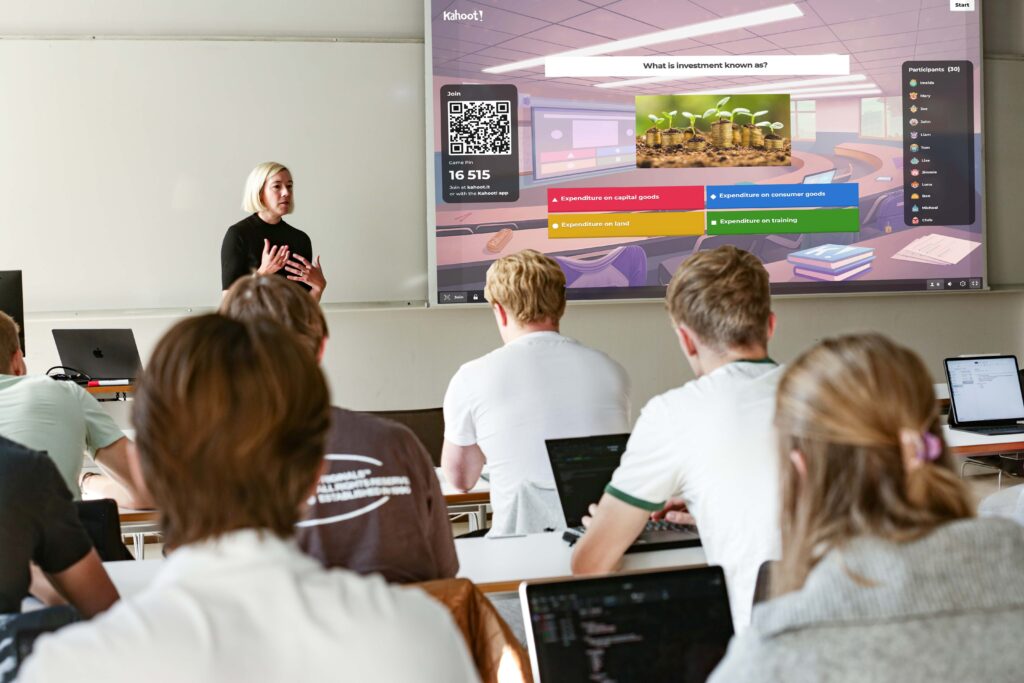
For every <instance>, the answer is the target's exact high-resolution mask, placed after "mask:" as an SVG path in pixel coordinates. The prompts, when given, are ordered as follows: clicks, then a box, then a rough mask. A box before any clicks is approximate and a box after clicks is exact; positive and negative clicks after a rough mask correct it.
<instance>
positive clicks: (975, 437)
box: [942, 425, 1024, 448]
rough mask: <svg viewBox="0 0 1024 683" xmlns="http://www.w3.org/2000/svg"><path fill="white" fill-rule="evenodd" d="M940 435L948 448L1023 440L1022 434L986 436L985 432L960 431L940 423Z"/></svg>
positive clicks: (1019, 441)
mask: <svg viewBox="0 0 1024 683" xmlns="http://www.w3.org/2000/svg"><path fill="white" fill-rule="evenodd" d="M942 436H943V438H945V440H946V445H947V446H949V447H950V448H960V447H963V446H999V444H1018V443H1021V442H1024V434H998V435H996V436H986V435H985V434H974V433H972V432H962V431H960V430H959V429H952V428H950V426H949V425H942Z"/></svg>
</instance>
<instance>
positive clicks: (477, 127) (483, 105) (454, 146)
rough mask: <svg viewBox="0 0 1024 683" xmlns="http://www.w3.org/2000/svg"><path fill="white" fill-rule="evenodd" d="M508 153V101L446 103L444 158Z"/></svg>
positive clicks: (509, 128)
mask: <svg viewBox="0 0 1024 683" xmlns="http://www.w3.org/2000/svg"><path fill="white" fill-rule="evenodd" d="M511 153H512V103H511V102H510V101H509V100H459V101H457V102H456V101H453V102H449V103H448V154H451V155H453V156H459V155H492V156H493V155H505V154H511Z"/></svg>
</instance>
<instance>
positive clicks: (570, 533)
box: [562, 519, 697, 545]
mask: <svg viewBox="0 0 1024 683" xmlns="http://www.w3.org/2000/svg"><path fill="white" fill-rule="evenodd" d="M586 530H587V527H586V526H582V525H581V526H569V527H568V528H567V529H566V530H565V532H564V533H563V535H562V538H563V539H564V540H565V541H568V543H569V545H572V544H574V543H575V542H577V541H579V540H580V537H582V536H583V535H584V532H585V531H586ZM647 531H689V532H690V533H696V532H697V527H696V526H694V525H692V524H677V523H676V522H667V521H654V520H652V519H649V520H647V523H646V524H645V525H644V527H643V532H647Z"/></svg>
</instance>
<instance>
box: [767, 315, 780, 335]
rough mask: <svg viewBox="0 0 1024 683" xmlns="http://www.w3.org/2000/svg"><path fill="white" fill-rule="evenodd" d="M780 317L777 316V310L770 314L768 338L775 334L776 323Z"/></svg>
mask: <svg viewBox="0 0 1024 683" xmlns="http://www.w3.org/2000/svg"><path fill="white" fill-rule="evenodd" d="M777 322H778V319H777V318H776V317H775V311H772V312H771V313H769V314H768V340H769V341H771V338H772V337H774V336H775V325H776V323H777Z"/></svg>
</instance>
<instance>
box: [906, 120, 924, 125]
mask: <svg viewBox="0 0 1024 683" xmlns="http://www.w3.org/2000/svg"><path fill="white" fill-rule="evenodd" d="M907 123H909V124H910V125H912V126H916V125H917V124H919V123H921V122H920V121H918V120H917V119H910V120H909V121H907Z"/></svg>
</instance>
